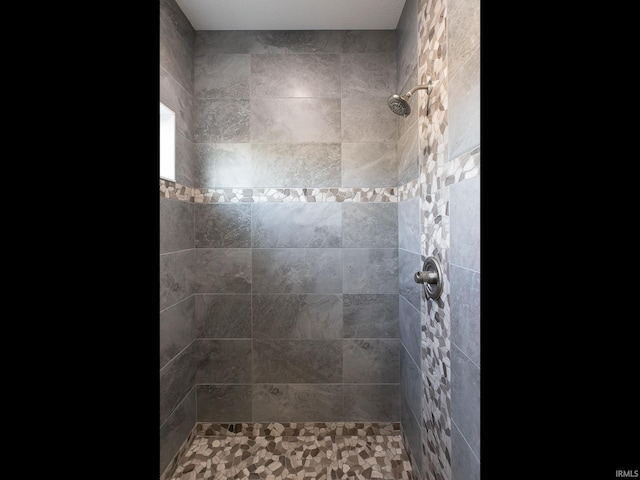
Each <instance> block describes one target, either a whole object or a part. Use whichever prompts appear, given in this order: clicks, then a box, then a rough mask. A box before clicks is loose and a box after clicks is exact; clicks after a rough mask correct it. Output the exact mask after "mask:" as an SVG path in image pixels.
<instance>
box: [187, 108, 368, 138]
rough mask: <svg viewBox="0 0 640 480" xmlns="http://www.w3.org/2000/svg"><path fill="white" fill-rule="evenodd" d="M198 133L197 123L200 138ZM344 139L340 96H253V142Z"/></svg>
mask: <svg viewBox="0 0 640 480" xmlns="http://www.w3.org/2000/svg"><path fill="white" fill-rule="evenodd" d="M343 111H344V110H343ZM360 121H361V122H362V117H361V118H360ZM197 132H198V130H197V122H196V138H197ZM340 140H341V136H340V99H339V98H253V99H251V142H270V143H285V142H293V143H304V142H314V143H319V142H324V143H332V142H340ZM246 141H248V139H247V140H246Z"/></svg>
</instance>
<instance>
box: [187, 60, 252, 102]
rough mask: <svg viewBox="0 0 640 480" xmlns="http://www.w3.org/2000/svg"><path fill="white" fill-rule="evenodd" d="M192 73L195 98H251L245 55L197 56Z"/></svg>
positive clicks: (247, 62)
mask: <svg viewBox="0 0 640 480" xmlns="http://www.w3.org/2000/svg"><path fill="white" fill-rule="evenodd" d="M193 70H194V96H195V97H197V98H244V99H248V98H251V84H250V82H249V79H250V77H251V55H249V54H229V53H218V54H211V53H206V54H203V55H197V56H196V57H195V58H194V64H193Z"/></svg>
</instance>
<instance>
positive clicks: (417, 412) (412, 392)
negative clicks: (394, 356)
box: [400, 345, 423, 418]
mask: <svg viewBox="0 0 640 480" xmlns="http://www.w3.org/2000/svg"><path fill="white" fill-rule="evenodd" d="M419 365H420V364H419V363H418V364H416V363H415V362H414V361H413V359H412V358H411V356H410V355H409V352H408V351H407V349H406V348H405V347H404V345H401V346H400V370H401V374H400V396H401V397H402V399H403V401H404V404H403V405H406V406H407V407H409V408H410V409H411V414H412V416H413V417H416V418H420V416H421V415H422V390H423V389H422V371H421V368H420V367H419Z"/></svg>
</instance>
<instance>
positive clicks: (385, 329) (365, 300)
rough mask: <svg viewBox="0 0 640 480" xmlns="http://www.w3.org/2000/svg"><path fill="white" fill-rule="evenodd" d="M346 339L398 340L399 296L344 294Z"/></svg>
mask: <svg viewBox="0 0 640 480" xmlns="http://www.w3.org/2000/svg"><path fill="white" fill-rule="evenodd" d="M342 298H343V311H344V337H345V338H397V337H398V336H399V326H398V295H394V294H344V295H343V296H342Z"/></svg>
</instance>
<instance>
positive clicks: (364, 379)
mask: <svg viewBox="0 0 640 480" xmlns="http://www.w3.org/2000/svg"><path fill="white" fill-rule="evenodd" d="M343 357H344V366H343V368H344V382H345V383H400V341H399V340H398V339H395V338H384V339H374V338H366V339H345V340H344V344H343Z"/></svg>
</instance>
